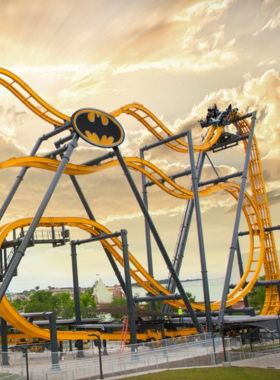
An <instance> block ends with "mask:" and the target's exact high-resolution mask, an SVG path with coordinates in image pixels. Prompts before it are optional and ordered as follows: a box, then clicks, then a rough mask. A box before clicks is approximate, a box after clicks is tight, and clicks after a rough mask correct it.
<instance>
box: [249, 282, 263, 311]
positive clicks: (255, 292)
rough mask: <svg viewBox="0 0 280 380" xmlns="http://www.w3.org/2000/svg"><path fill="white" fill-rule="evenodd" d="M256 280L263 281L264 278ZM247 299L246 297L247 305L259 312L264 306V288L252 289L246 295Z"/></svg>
mask: <svg viewBox="0 0 280 380" xmlns="http://www.w3.org/2000/svg"><path fill="white" fill-rule="evenodd" d="M258 280H259V281H264V280H265V276H260V277H259V278H258ZM247 297H248V302H249V305H250V306H251V307H254V308H255V309H256V310H259V311H260V312H261V311H262V309H263V306H264V301H265V287H264V286H256V287H253V289H252V290H251V291H250V292H249V293H248V295H247Z"/></svg>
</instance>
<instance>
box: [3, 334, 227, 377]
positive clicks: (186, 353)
mask: <svg viewBox="0 0 280 380" xmlns="http://www.w3.org/2000/svg"><path fill="white" fill-rule="evenodd" d="M229 347H230V345H228V349H229ZM51 355H52V354H51V352H44V353H28V367H29V371H28V375H29V379H30V380H39V379H40V380H75V379H95V378H96V379H97V378H100V362H99V355H98V348H97V347H96V348H94V349H90V350H84V351H67V352H63V353H62V352H59V353H58V355H59V358H60V360H59V364H57V365H52V364H51ZM54 355H57V353H56V354H54ZM223 360H224V359H223V346H222V340H221V338H215V339H213V337H212V335H211V334H203V335H197V336H191V337H182V338H176V339H166V340H164V341H160V342H157V341H154V342H147V343H141V344H137V345H129V346H126V348H125V350H124V352H123V353H120V352H119V346H113V347H112V348H110V346H109V347H108V355H103V356H102V372H103V376H104V377H114V376H120V375H122V376H127V375H131V374H135V373H141V372H151V371H155V370H160V369H171V368H188V367H200V366H214V365H217V364H220V363H221V362H222V361H223ZM9 363H10V365H9V366H2V367H1V368H2V372H6V373H7V375H8V376H10V373H12V372H13V373H14V374H15V375H16V377H19V378H22V377H24V378H25V379H26V377H27V376H26V375H27V373H26V357H23V355H22V354H18V353H17V354H12V355H9ZM8 372H9V373H8ZM13 379H14V378H13ZM13 379H11V380H13Z"/></svg>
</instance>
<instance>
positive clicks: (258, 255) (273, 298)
mask: <svg viewBox="0 0 280 380" xmlns="http://www.w3.org/2000/svg"><path fill="white" fill-rule="evenodd" d="M0 84H1V85H2V86H4V87H5V88H6V89H7V90H8V91H10V92H11V93H12V94H14V95H15V96H16V97H17V98H18V99H19V100H20V101H21V102H22V103H23V104H24V105H25V106H26V107H28V108H29V109H30V110H31V111H32V112H33V113H35V114H36V115H37V116H38V117H39V118H41V119H43V120H44V121H46V122H47V123H49V124H51V125H53V126H54V130H53V132H50V133H49V136H55V135H57V134H59V133H60V131H69V132H70V134H69V136H68V137H67V138H65V139H64V141H69V140H70V139H72V138H75V136H76V135H77V134H76V131H75V129H73V118H71V117H70V116H68V115H65V114H63V113H61V112H59V111H58V110H56V109H55V108H53V107H51V106H50V105H49V104H48V103H46V102H45V101H44V100H43V99H42V98H41V97H40V96H39V95H37V94H36V93H35V92H34V91H33V90H32V89H31V88H30V87H29V86H28V85H27V84H26V83H24V82H23V81H22V80H21V79H20V78H19V77H17V76H16V75H15V74H13V73H11V72H10V71H8V70H6V69H2V68H1V69H0ZM122 114H127V115H129V116H132V117H133V118H135V119H136V120H138V121H139V122H140V123H141V124H142V125H143V126H144V127H145V128H147V130H148V131H149V132H150V133H151V134H152V135H153V136H154V137H155V138H156V141H158V142H162V143H163V144H165V146H166V147H167V148H169V149H172V150H174V151H176V152H179V153H190V145H189V144H190V141H188V142H186V141H184V140H183V139H182V138H180V137H178V136H177V135H174V133H173V132H172V131H171V130H169V129H168V128H167V127H166V126H165V125H164V124H163V123H162V122H161V121H160V120H159V119H158V118H157V117H156V116H155V115H154V114H152V113H151V112H150V111H149V110H148V109H146V108H145V107H144V106H143V105H141V104H138V103H131V104H128V105H125V106H123V107H121V108H119V109H118V110H116V111H113V112H111V114H110V115H111V117H112V118H117V117H118V116H120V115H122ZM228 116H229V118H228V121H229V122H230V123H232V124H233V125H234V126H235V128H236V135H235V137H237V140H238V141H242V142H243V144H244V150H245V153H246V152H247V156H248V177H249V180H250V186H251V194H249V192H248V191H245V188H244V189H243V190H244V191H243V193H242V192H241V190H242V189H241V188H242V186H240V185H238V184H236V183H234V182H228V179H226V180H225V181H224V182H222V181H217V182H216V183H212V184H206V185H205V186H202V187H203V188H202V189H201V190H200V191H199V192H198V195H199V197H204V196H207V195H209V194H212V193H214V192H217V191H226V192H227V193H229V194H230V195H232V196H233V198H234V199H235V200H236V201H237V202H240V192H241V197H242V199H241V208H242V211H243V214H244V216H245V219H246V222H247V225H248V233H249V238H250V251H249V260H248V262H247V264H246V267H245V269H244V273H243V274H242V276H241V278H240V280H239V282H238V284H236V286H235V287H234V289H233V290H231V291H230V292H229V293H227V291H228V289H226V290H225V291H224V292H226V296H225V297H224V298H225V299H224V305H222V306H223V307H230V306H232V305H234V304H236V303H237V302H238V301H240V300H241V299H243V298H244V297H246V295H247V294H248V293H249V292H250V290H252V288H253V287H254V285H255V284H256V282H257V280H258V277H259V275H260V272H261V269H262V268H263V269H264V273H265V276H266V280H267V281H271V283H270V285H269V286H267V287H266V299H265V305H264V308H263V310H262V315H276V314H277V313H278V311H279V295H278V289H277V286H276V282H275V281H277V280H280V273H279V264H278V257H277V251H276V247H275V241H274V236H273V231H272V227H273V226H272V222H271V218H270V212H269V206H268V201H267V195H266V189H265V183H264V179H263V172H262V166H261V160H260V155H259V150H258V144H257V139H256V137H255V136H254V135H253V133H252V123H251V124H250V123H249V122H248V120H247V119H248V117H249V116H250V117H252V119H254V118H255V114H254V113H253V114H250V115H249V116H246V115H245V116H244V115H241V114H240V113H238V112H237V111H236V110H231V109H230V110H229V111H228ZM204 127H207V128H208V129H207V133H206V135H205V136H204V139H203V141H202V142H201V144H199V145H194V146H192V149H193V152H194V153H196V152H199V153H201V152H208V151H211V150H213V149H215V147H219V144H220V143H221V141H224V140H225V135H226V134H225V126H224V125H217V124H214V125H210V126H208V125H204ZM250 132H251V134H252V141H251V145H250V148H248V141H249V139H248V136H249V135H250ZM46 139H47V137H46V135H43V136H42V137H41V138H40V139H39V140H38V142H37V144H36V145H35V146H34V148H33V150H32V152H31V154H30V155H29V156H27V157H18V158H10V159H7V160H6V161H4V162H1V163H0V169H1V170H4V169H8V168H14V167H19V168H22V169H21V174H20V176H19V177H20V180H22V178H23V176H24V174H25V173H26V170H27V169H28V168H38V169H42V170H47V171H52V172H55V173H56V174H57V175H58V176H59V174H58V173H59V170H60V171H61V173H60V175H61V174H65V175H69V176H70V177H71V179H72V180H73V181H74V179H75V181H76V177H77V176H81V175H90V174H94V173H96V172H101V171H103V170H106V169H108V168H112V167H116V166H118V165H120V164H121V161H120V159H116V158H115V154H111V155H110V154H108V155H105V156H106V157H105V156H104V158H102V159H100V161H99V162H97V161H96V160H92V161H91V162H88V163H85V164H79V165H77V164H74V163H71V162H69V160H70V155H69V156H67V160H66V161H67V162H65V164H64V167H62V162H63V158H64V157H65V155H64V152H65V151H66V148H68V147H69V145H70V144H68V146H67V147H66V148H65V149H64V150H62V149H61V148H60V147H59V146H56V148H57V149H56V151H54V152H51V153H50V154H49V155H46V156H44V157H39V156H37V155H36V153H37V150H38V148H39V146H40V144H41V142H43V141H44V140H46ZM61 140H63V139H61ZM77 140H78V137H77V138H76V141H75V143H73V142H72V143H71V144H72V150H74V149H75V147H76V146H77V144H76V143H77ZM237 140H236V141H237ZM234 141H235V140H234V138H233V140H232V142H234ZM75 144H76V145H75ZM248 149H250V151H249V153H248ZM67 152H68V151H67ZM59 157H60V159H59ZM123 160H124V162H125V165H126V166H127V167H128V168H129V169H130V170H133V171H136V172H138V173H140V174H142V176H144V177H145V178H146V179H148V180H149V181H150V183H152V184H154V185H156V186H158V187H159V188H160V189H162V190H163V191H165V192H166V193H167V194H169V195H172V196H173V197H176V198H180V199H186V200H193V199H194V198H195V194H194V190H193V189H192V190H188V189H186V188H184V187H182V186H180V185H179V184H178V183H176V182H175V180H174V179H173V178H172V177H170V176H168V175H167V174H165V173H164V172H163V171H161V170H160V169H159V168H158V167H156V166H155V165H154V164H152V163H151V162H149V161H147V160H145V159H144V158H143V157H140V158H139V157H126V158H124V159H123ZM95 161H96V162H97V163H98V164H95ZM103 161H105V162H103ZM121 165H122V164H121ZM123 165H124V164H123ZM20 180H19V181H18V182H16V183H15V185H14V187H13V188H12V190H11V192H10V194H9V195H8V197H7V199H6V201H5V202H4V204H3V206H2V208H1V210H0V218H2V217H3V215H4V214H5V212H6V210H7V207H8V206H9V203H10V201H11V199H12V197H13V196H14V194H15V192H16V190H17V188H18V186H19V183H20ZM58 180H59V178H58V179H57V181H58ZM54 188H55V186H54ZM54 188H53V191H54ZM50 196H51V195H50ZM139 202H140V201H139ZM38 211H39V210H38ZM43 211H44V210H43V209H42V210H41V214H40V215H39V214H36V216H35V217H34V218H27V219H21V220H17V221H14V222H11V223H7V224H5V225H2V226H1V227H0V246H2V245H3V243H4V242H5V239H6V238H7V236H8V235H9V233H11V232H12V231H15V230H17V229H23V228H24V227H30V228H33V230H32V231H31V232H30V236H29V237H28V236H27V237H26V243H25V246H24V248H22V249H21V248H20V247H19V249H18V251H17V252H16V254H15V258H14V262H15V264H14V266H13V265H11V268H9V270H8V272H7V274H6V277H4V280H3V283H2V287H1V289H0V290H1V291H0V300H1V303H0V315H1V316H2V318H4V319H5V320H6V321H7V322H8V323H10V324H11V325H12V326H13V327H15V328H16V329H18V330H19V331H21V332H22V333H24V334H25V335H26V336H28V337H37V338H41V339H45V340H49V339H50V333H49V330H45V329H41V328H39V327H37V326H35V325H33V324H31V323H30V322H28V321H27V319H25V318H24V317H23V316H21V315H20V314H18V312H17V311H16V310H15V309H14V308H13V307H12V306H11V304H10V303H9V301H8V300H7V298H6V297H5V291H6V289H7V287H8V285H9V282H10V281H11V278H12V274H13V273H14V271H15V269H16V268H17V266H18V265H19V262H20V260H21V258H22V256H23V254H24V250H25V249H26V248H27V246H28V243H29V240H30V239H31V236H32V233H33V232H34V229H35V228H37V227H40V228H41V227H61V226H69V227H75V228H78V229H81V230H83V231H86V232H87V233H89V235H90V236H91V237H100V242H101V244H102V246H103V248H104V250H105V251H107V252H109V254H110V255H111V258H113V260H114V261H115V262H116V263H118V264H120V265H121V266H124V258H123V254H122V249H123V245H122V241H121V240H120V239H119V238H118V237H116V236H112V235H113V234H112V233H111V231H109V230H108V229H107V228H106V227H104V226H103V225H101V224H100V223H98V222H97V221H95V219H94V218H93V217H89V219H86V218H79V217H69V218H59V217H42V214H43ZM103 236H104V239H103V238H102V237H103ZM106 236H109V238H105V237H106ZM110 236H112V237H110ZM235 244H236V243H235ZM235 248H236V247H235ZM235 248H234V249H235ZM16 257H18V258H17V260H16ZM129 261H130V274H131V277H132V278H133V279H134V280H135V281H136V282H137V283H138V284H139V285H140V286H141V287H142V288H144V289H145V290H146V291H147V292H148V293H149V294H150V295H153V296H155V297H156V296H158V295H165V296H167V297H168V296H172V291H170V289H166V288H165V287H163V286H162V285H161V284H160V283H158V282H157V281H156V280H155V279H154V278H153V275H152V273H151V271H150V272H149V271H147V270H145V269H144V268H143V266H142V265H141V264H140V263H139V262H138V261H137V260H136V258H135V257H134V256H133V255H132V254H131V253H130V252H129ZM173 264H174V263H173ZM7 278H8V279H7ZM229 278H230V276H229ZM6 279H7V281H6V282H5V280H6ZM273 281H274V282H273ZM176 285H177V286H178V284H176ZM225 288H226V287H225ZM221 302H222V303H223V300H222V301H218V302H211V303H210V304H209V305H206V304H200V303H199V304H198V303H191V307H190V308H188V311H190V310H191V309H192V310H194V311H195V310H199V311H206V312H207V307H208V309H209V308H210V309H211V311H219V310H220V308H221ZM163 303H164V304H167V305H171V306H173V307H176V308H178V307H180V306H181V307H183V308H184V309H185V308H186V302H184V299H183V300H181V299H165V300H163ZM189 309H190V310H189ZM99 334H100V333H99ZM57 338H58V340H72V339H75V340H77V339H81V340H82V339H95V338H93V337H92V331H58V335H57ZM108 339H110V337H109V338H108ZM143 339H144V338H143Z"/></svg>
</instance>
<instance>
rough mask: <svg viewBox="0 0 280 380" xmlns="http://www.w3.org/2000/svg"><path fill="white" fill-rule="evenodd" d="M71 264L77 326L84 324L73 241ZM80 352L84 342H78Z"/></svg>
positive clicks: (72, 243)
mask: <svg viewBox="0 0 280 380" xmlns="http://www.w3.org/2000/svg"><path fill="white" fill-rule="evenodd" d="M70 244H71V262H72V275H73V291H74V304H75V318H76V324H77V325H80V324H81V323H82V318H81V306H80V288H79V276H78V264H77V251H76V244H75V242H73V241H71V243H70ZM77 344H78V347H77V349H78V351H82V350H83V341H82V340H78V341H77Z"/></svg>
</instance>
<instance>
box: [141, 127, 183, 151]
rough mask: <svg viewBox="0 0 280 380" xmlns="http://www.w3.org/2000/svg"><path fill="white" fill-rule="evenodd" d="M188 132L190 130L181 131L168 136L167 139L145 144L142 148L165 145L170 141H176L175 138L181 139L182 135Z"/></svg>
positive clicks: (147, 148) (148, 148)
mask: <svg viewBox="0 0 280 380" xmlns="http://www.w3.org/2000/svg"><path fill="white" fill-rule="evenodd" d="M187 133H188V131H185V132H181V133H178V134H177V135H174V136H169V137H167V138H166V139H163V140H159V141H158V142H156V143H153V144H151V145H146V146H144V147H143V148H141V150H143V151H144V150H150V149H152V148H156V147H157V146H160V145H164V144H166V143H168V142H171V141H174V140H177V139H180V138H181V137H184V136H186V135H187Z"/></svg>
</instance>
